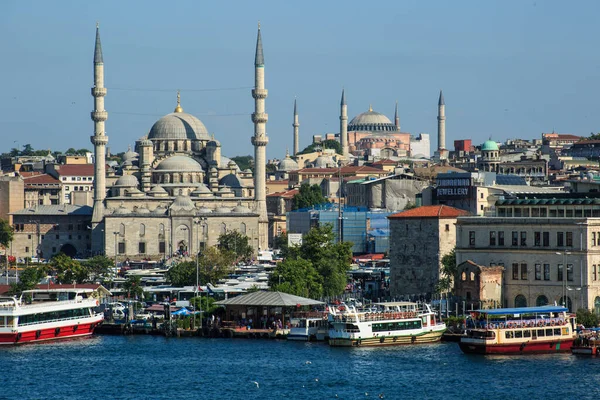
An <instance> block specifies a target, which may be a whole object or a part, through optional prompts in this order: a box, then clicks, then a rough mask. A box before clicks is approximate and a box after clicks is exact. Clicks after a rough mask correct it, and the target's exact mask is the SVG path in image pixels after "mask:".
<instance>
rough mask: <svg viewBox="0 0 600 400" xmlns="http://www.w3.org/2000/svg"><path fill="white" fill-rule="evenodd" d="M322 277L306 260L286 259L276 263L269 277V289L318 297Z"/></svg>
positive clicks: (320, 293)
mask: <svg viewBox="0 0 600 400" xmlns="http://www.w3.org/2000/svg"><path fill="white" fill-rule="evenodd" d="M322 282H323V277H322V276H321V275H319V272H318V271H317V269H316V268H315V267H314V266H313V265H312V263H311V262H310V261H308V260H305V259H302V258H298V259H295V260H293V259H287V260H285V261H283V262H280V263H279V264H277V267H276V268H275V270H274V271H273V273H272V274H271V277H270V281H269V285H270V286H271V290H273V291H276V292H284V293H289V294H293V295H296V296H302V297H310V298H313V299H316V298H319V297H321V296H322V294H323V283H322Z"/></svg>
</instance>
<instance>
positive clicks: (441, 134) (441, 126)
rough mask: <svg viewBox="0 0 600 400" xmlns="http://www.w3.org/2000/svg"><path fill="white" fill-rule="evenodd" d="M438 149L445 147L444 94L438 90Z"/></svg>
mask: <svg viewBox="0 0 600 400" xmlns="http://www.w3.org/2000/svg"><path fill="white" fill-rule="evenodd" d="M437 120H438V150H441V149H445V148H446V105H445V104H444V94H443V93H442V91H441V90H440V99H439V101H438V117H437Z"/></svg>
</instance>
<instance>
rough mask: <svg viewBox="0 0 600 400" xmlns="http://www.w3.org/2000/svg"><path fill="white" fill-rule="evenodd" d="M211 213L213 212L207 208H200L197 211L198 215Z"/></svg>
mask: <svg viewBox="0 0 600 400" xmlns="http://www.w3.org/2000/svg"><path fill="white" fill-rule="evenodd" d="M212 212H213V210H211V209H210V208H208V207H200V208H199V209H198V213H199V214H210V213H212Z"/></svg>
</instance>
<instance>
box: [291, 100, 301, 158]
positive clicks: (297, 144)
mask: <svg viewBox="0 0 600 400" xmlns="http://www.w3.org/2000/svg"><path fill="white" fill-rule="evenodd" d="M292 126H293V127H294V137H293V139H294V149H293V150H294V152H293V154H294V156H296V154H298V152H299V151H300V134H299V130H298V128H299V127H300V123H299V122H298V105H297V103H296V99H294V123H293V124H292Z"/></svg>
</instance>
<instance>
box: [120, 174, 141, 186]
mask: <svg viewBox="0 0 600 400" xmlns="http://www.w3.org/2000/svg"><path fill="white" fill-rule="evenodd" d="M138 184H139V182H138V180H137V178H136V177H135V176H133V175H123V176H122V177H120V178H119V179H117V181H116V182H115V186H123V187H137V186H138Z"/></svg>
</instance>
